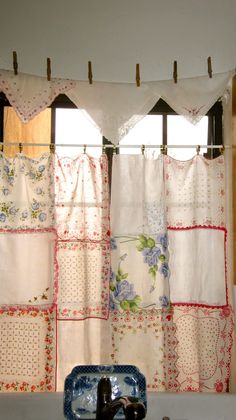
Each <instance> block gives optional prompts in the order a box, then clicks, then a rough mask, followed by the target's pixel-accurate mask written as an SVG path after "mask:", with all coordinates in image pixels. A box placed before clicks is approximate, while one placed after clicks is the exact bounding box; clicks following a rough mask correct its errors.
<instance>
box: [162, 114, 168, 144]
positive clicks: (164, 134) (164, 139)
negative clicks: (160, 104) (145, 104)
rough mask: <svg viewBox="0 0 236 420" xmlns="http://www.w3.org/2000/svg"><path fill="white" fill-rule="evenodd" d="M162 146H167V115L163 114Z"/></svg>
mask: <svg viewBox="0 0 236 420" xmlns="http://www.w3.org/2000/svg"><path fill="white" fill-rule="evenodd" d="M162 144H163V146H166V145H167V115H166V114H163V116H162Z"/></svg>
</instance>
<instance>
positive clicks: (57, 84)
mask: <svg viewBox="0 0 236 420" xmlns="http://www.w3.org/2000/svg"><path fill="white" fill-rule="evenodd" d="M232 75H233V71H228V72H225V73H221V74H214V75H213V77H212V79H210V78H209V77H208V76H201V77H196V78H191V79H182V80H181V79H180V80H178V83H174V82H173V80H164V81H153V82H145V83H142V84H141V86H140V87H137V86H136V84H132V83H107V82H94V83H93V84H92V85H90V84H89V82H85V81H73V80H63V79H52V81H50V82H49V81H47V79H46V78H43V77H38V76H32V75H26V74H18V75H17V76H15V75H14V73H13V72H11V71H9V70H0V91H2V92H4V93H5V95H6V96H7V98H8V100H9V101H10V103H11V105H12V106H13V107H14V108H15V110H16V111H17V113H18V115H19V117H20V119H21V120H22V121H23V122H27V121H29V120H30V119H32V118H33V117H34V116H35V115H37V114H38V113H40V112H41V111H42V110H43V109H45V108H46V107H47V106H49V105H50V103H51V102H52V101H53V100H54V99H55V97H56V96H57V95H59V94H60V93H64V94H66V95H67V96H68V97H69V98H70V99H71V100H72V101H73V102H74V104H75V105H76V106H77V107H78V108H80V109H83V110H84V111H86V115H89V116H90V118H92V121H93V123H94V124H95V125H96V127H98V128H99V129H100V130H101V133H102V134H103V135H104V136H105V137H106V138H107V139H108V140H110V141H111V142H112V143H114V144H117V143H119V141H120V140H121V139H122V138H123V137H124V136H125V135H126V134H127V133H128V132H129V130H130V129H132V128H133V127H134V126H135V124H136V123H137V122H139V121H140V120H141V119H142V118H143V117H144V116H145V115H146V114H147V113H148V112H149V111H150V110H151V109H152V108H153V106H154V105H155V104H156V102H157V101H158V100H159V99H160V98H163V99H164V100H165V101H166V102H167V103H168V104H169V105H170V106H171V107H172V108H173V109H174V110H175V111H176V112H177V113H178V114H180V115H183V116H185V117H186V118H187V119H188V120H189V121H191V122H192V123H194V124H195V123H197V122H198V121H199V120H200V119H201V117H202V116H204V115H205V114H206V113H207V112H208V110H209V109H210V108H211V106H212V105H213V104H214V103H215V102H216V101H217V100H218V98H219V97H221V96H222V95H223V94H224V92H225V91H226V89H227V85H228V82H229V81H230V79H231V77H232ZM90 118H89V119H90Z"/></svg>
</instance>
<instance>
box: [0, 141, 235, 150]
mask: <svg viewBox="0 0 236 420" xmlns="http://www.w3.org/2000/svg"><path fill="white" fill-rule="evenodd" d="M5 146H7V147H10V146H19V147H23V146H26V147H27V146H39V147H40V146H44V147H49V148H50V147H84V148H87V147H102V148H105V149H114V150H115V149H119V148H142V149H145V148H147V149H156V148H163V147H164V148H166V149H179V148H181V149H189V148H192V149H193V148H194V149H196V148H201V149H206V148H207V149H221V148H225V149H231V148H236V145H224V146H223V145H222V144H221V145H216V144H214V145H207V144H168V145H163V144H86V143H77V144H70V143H68V144H64V143H62V144H61V143H56V144H54V143H24V142H12V143H10V142H9V143H5V142H4V143H3V142H0V147H5Z"/></svg>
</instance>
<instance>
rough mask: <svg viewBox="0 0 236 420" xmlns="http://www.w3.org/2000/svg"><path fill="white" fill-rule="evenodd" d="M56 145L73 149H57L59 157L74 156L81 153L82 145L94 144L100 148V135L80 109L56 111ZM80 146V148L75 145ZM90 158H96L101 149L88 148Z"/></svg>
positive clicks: (59, 109) (60, 109) (58, 109)
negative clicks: (71, 145) (63, 145)
mask: <svg viewBox="0 0 236 420" xmlns="http://www.w3.org/2000/svg"><path fill="white" fill-rule="evenodd" d="M55 125H56V134H55V143H56V144H74V145H75V147H57V149H56V150H57V154H59V155H60V156H76V155H78V154H79V153H82V152H83V150H84V145H85V144H86V145H87V146H89V144H96V145H101V146H102V135H101V133H100V131H99V130H98V128H96V126H95V124H94V123H93V121H92V120H91V118H90V117H89V115H88V114H86V113H85V111H82V110H80V109H68V108H66V109H64V108H57V109H56V124H55ZM78 144H81V147H78V146H77V147H76V145H78ZM87 152H88V153H89V155H90V156H95V157H98V156H100V155H101V153H102V148H101V147H88V148H87Z"/></svg>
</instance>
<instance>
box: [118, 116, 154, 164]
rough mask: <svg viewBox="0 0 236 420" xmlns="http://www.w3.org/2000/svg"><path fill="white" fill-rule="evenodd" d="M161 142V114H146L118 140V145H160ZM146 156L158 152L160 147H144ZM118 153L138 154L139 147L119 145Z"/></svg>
mask: <svg viewBox="0 0 236 420" xmlns="http://www.w3.org/2000/svg"><path fill="white" fill-rule="evenodd" d="M161 143H162V116H161V115H146V116H145V117H144V118H142V119H141V120H140V121H139V122H138V123H137V124H136V125H135V126H134V128H133V129H132V130H130V131H129V133H128V134H127V135H126V136H125V137H124V138H123V139H122V140H121V141H120V145H140V146H141V145H142V144H145V145H147V144H152V145H161ZM145 151H146V152H145V153H146V155H147V156H150V157H151V156H153V157H154V155H155V154H156V152H157V154H159V153H160V149H159V148H158V149H147V148H146V149H145ZM120 153H123V154H139V153H140V148H139V147H137V148H135V147H130V148H128V147H121V148H120Z"/></svg>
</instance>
